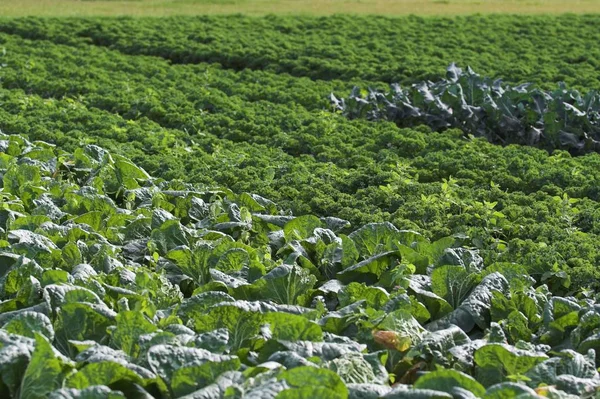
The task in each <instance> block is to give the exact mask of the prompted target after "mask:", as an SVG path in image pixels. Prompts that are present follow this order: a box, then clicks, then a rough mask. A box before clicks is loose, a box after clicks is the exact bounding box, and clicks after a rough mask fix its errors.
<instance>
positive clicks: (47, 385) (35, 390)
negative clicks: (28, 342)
mask: <svg viewBox="0 0 600 399" xmlns="http://www.w3.org/2000/svg"><path fill="white" fill-rule="evenodd" d="M72 369H73V365H71V364H70V363H69V362H68V361H67V360H66V359H62V358H60V357H58V356H57V355H56V354H55V352H54V349H53V348H52V345H50V343H49V342H48V340H47V338H46V337H44V336H43V335H40V334H35V350H34V351H33V355H32V356H31V361H30V362H29V365H28V366H27V370H25V375H24V376H23V381H22V382H21V388H20V391H19V399H37V398H41V397H45V396H47V395H48V394H49V393H50V392H52V391H54V390H55V389H58V388H60V387H61V386H62V384H63V381H64V379H65V377H66V376H67V375H68V374H69V373H70V371H71V370H72Z"/></svg>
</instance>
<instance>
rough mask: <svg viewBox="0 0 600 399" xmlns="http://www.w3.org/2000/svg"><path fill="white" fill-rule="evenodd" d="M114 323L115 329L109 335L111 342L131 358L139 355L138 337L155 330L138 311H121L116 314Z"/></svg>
mask: <svg viewBox="0 0 600 399" xmlns="http://www.w3.org/2000/svg"><path fill="white" fill-rule="evenodd" d="M116 322H117V325H116V328H115V329H114V330H113V331H112V333H111V337H112V341H113V342H114V343H115V345H117V347H119V348H121V349H122V350H123V351H124V352H125V353H127V354H128V355H130V356H132V357H137V356H138V355H139V353H140V346H139V342H138V339H139V337H140V335H143V334H148V333H152V332H154V331H156V330H157V327H156V326H155V325H154V324H152V323H151V322H150V321H148V320H147V319H146V317H145V316H144V315H143V314H142V313H141V312H139V311H122V312H120V313H119V314H117V317H116Z"/></svg>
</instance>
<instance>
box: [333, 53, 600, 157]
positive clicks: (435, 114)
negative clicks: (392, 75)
mask: <svg viewBox="0 0 600 399" xmlns="http://www.w3.org/2000/svg"><path fill="white" fill-rule="evenodd" d="M446 75H447V76H446V78H445V79H441V80H439V81H436V82H419V83H415V84H413V85H412V86H410V87H402V86H400V85H399V84H397V83H394V84H392V85H390V89H389V91H387V92H384V91H378V90H372V89H369V90H368V91H367V90H364V89H362V90H361V88H360V87H355V88H354V89H353V90H352V93H351V94H350V96H348V97H346V98H342V99H338V98H337V97H336V96H335V95H334V94H332V95H331V101H332V103H333V105H334V107H335V108H336V110H338V111H340V112H342V113H343V114H344V115H345V116H347V117H349V118H367V119H369V120H371V121H378V120H386V121H392V122H394V123H396V124H398V125H399V126H404V127H406V126H409V127H410V126H417V125H422V124H425V125H428V126H429V127H431V129H432V130H434V131H440V130H444V129H447V128H459V129H462V130H463V131H464V132H465V134H470V135H473V136H476V137H484V138H486V139H487V140H488V141H490V142H492V143H495V144H502V145H508V144H521V145H532V146H535V147H539V148H543V149H547V150H548V151H553V150H555V149H565V150H568V151H570V152H572V153H574V154H582V153H586V152H590V151H596V152H599V151H600V94H599V93H598V92H597V91H595V90H590V91H588V92H587V93H580V92H579V91H577V90H572V89H568V88H567V87H565V86H564V84H560V85H559V86H558V88H555V89H553V90H547V91H544V90H540V89H535V88H533V89H532V88H531V87H530V84H529V83H523V84H520V85H518V86H510V85H506V84H502V82H501V80H500V79H498V80H493V79H490V78H486V77H482V76H480V75H479V74H477V73H476V72H475V71H473V70H472V69H471V68H467V70H466V71H464V72H463V70H462V69H461V68H459V67H457V66H456V64H451V65H450V66H449V67H448V69H447V72H446Z"/></svg>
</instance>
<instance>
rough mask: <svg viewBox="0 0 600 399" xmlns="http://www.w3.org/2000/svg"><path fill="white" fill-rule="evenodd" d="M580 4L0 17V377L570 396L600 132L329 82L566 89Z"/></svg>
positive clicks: (591, 71)
mask: <svg viewBox="0 0 600 399" xmlns="http://www.w3.org/2000/svg"><path fill="white" fill-rule="evenodd" d="M597 22H598V17H595V16H582V17H575V16H564V17H502V16H493V17H465V18H458V19H456V20H454V19H421V18H415V17H410V18H403V19H386V18H359V17H352V18H350V17H332V18H304V17H302V18H296V17H294V18H284V17H268V18H262V19H250V18H245V17H210V18H208V17H207V18H178V19H164V20H163V19H32V18H29V19H19V20H2V21H0V32H1V33H0V50H1V51H0V129H1V130H2V131H3V132H4V133H6V134H9V135H10V136H8V137H4V136H3V138H2V139H0V143H1V144H0V153H1V154H0V170H1V171H0V174H2V179H1V180H2V182H3V183H2V184H3V188H2V190H1V191H0V196H1V197H0V227H1V228H2V230H0V234H2V238H0V246H1V247H2V251H3V255H2V256H3V258H2V261H3V262H4V264H6V265H7V266H2V267H3V268H0V278H1V282H0V284H1V285H0V288H1V289H2V290H0V295H2V302H0V306H2V309H0V325H6V326H8V327H2V328H3V330H0V331H6V332H5V333H4V334H5V335H0V337H4V338H0V341H1V342H2V345H3V346H2V347H0V352H1V353H2V356H5V355H6V359H9V360H10V361H9V360H6V365H7V366H6V367H5V368H1V369H0V373H2V378H1V381H2V383H1V384H3V385H0V386H1V389H2V390H3V391H1V392H0V396H2V395H4V396H8V395H13V396H17V397H18V395H21V396H22V397H32V398H33V397H40V396H42V397H43V396H45V395H47V394H48V393H49V392H50V390H58V389H60V388H64V389H62V390H61V391H58V392H55V393H54V394H53V395H54V396H53V397H54V398H72V397H89V396H91V397H94V395H96V397H98V396H99V397H102V395H104V397H107V396H108V397H111V396H110V395H113V397H119V396H118V395H122V394H124V395H125V396H126V397H142V398H147V396H144V395H146V393H145V392H148V393H149V394H150V395H153V396H155V397H160V396H166V397H169V396H170V397H178V396H182V395H187V394H188V393H191V392H192V391H195V390H197V389H200V392H199V393H196V394H194V395H193V396H191V397H190V399H191V398H192V397H193V398H205V397H215V396H216V397H219V395H221V397H241V396H243V397H248V398H251V397H273V396H275V395H281V397H307V396H314V397H320V396H321V397H322V396H327V397H346V396H347V395H350V396H351V397H367V398H368V397H377V396H379V395H387V396H386V397H390V398H393V397H408V396H407V395H416V396H418V397H422V396H419V395H429V394H430V395H433V397H441V398H447V397H450V396H449V395H451V396H453V397H470V396H469V395H475V396H483V395H487V396H488V397H490V398H496V397H516V396H517V394H518V393H524V394H525V395H530V396H531V395H534V394H533V393H532V391H531V390H530V389H538V393H539V394H544V395H546V396H551V397H552V396H553V395H559V396H558V397H565V394H564V393H563V394H560V393H556V392H555V391H556V390H560V391H565V392H568V393H569V394H572V395H583V394H588V393H589V392H588V391H590V390H594V389H595V388H594V387H596V386H597V380H598V376H597V374H596V372H595V360H596V359H595V353H594V352H593V351H591V352H590V351H589V350H590V349H592V350H596V349H597V346H596V343H597V341H598V340H597V337H596V335H597V334H598V332H599V331H600V326H599V325H598V322H597V320H600V316H599V315H598V314H597V313H596V312H597V310H596V309H597V308H596V307H595V305H594V304H595V303H596V296H597V294H596V292H597V291H598V289H599V288H600V284H599V281H600V269H598V267H597V265H598V263H599V262H600V222H599V221H600V218H599V212H600V204H599V203H598V202H599V201H600V188H599V187H600V186H599V185H598V181H600V156H599V155H598V154H596V153H589V154H586V155H583V156H573V155H572V154H570V153H569V152H567V151H562V150H556V151H553V152H548V151H547V150H542V149H538V148H533V147H524V146H517V145H509V146H497V145H494V144H490V143H488V142H487V141H486V140H484V139H477V138H472V137H465V135H464V133H463V131H462V130H460V129H447V130H445V131H443V132H440V133H438V132H432V130H431V128H429V127H424V126H416V127H412V128H400V127H398V126H397V125H396V124H395V123H391V122H377V123H374V122H369V121H366V120H361V119H355V120H349V119H348V118H346V117H344V116H343V115H341V114H339V113H335V112H332V111H333V109H332V107H331V104H330V102H329V93H332V92H334V93H336V94H339V95H340V96H346V95H348V94H349V93H351V90H352V87H353V86H360V87H367V86H370V87H373V88H374V90H383V89H385V87H386V86H387V83H386V82H394V81H398V82H401V83H402V84H410V83H414V82H418V81H421V80H423V79H431V80H439V79H440V77H439V76H438V75H439V72H440V71H442V70H443V68H444V67H445V66H446V65H448V63H449V62H452V61H456V62H457V63H458V64H460V65H471V66H473V67H474V68H476V70H478V71H480V72H481V73H482V74H484V75H487V76H492V77H503V78H506V81H507V82H509V83H511V84H515V85H516V84H520V83H522V82H523V81H531V82H533V83H535V85H536V86H539V87H541V88H543V89H545V90H555V89H556V84H555V81H556V80H564V81H566V82H567V83H568V84H569V86H570V87H575V88H578V89H580V90H582V92H586V93H587V92H589V91H591V90H594V89H597V88H598V87H599V86H600V85H599V84H598V81H597V73H596V71H595V69H596V70H597V69H598V66H599V64H598V62H599V61H598V59H600V57H597V56H596V51H597V50H595V49H597V46H596V43H597V39H598V38H597V37H596V36H597V30H595V29H590V27H592V26H594V24H595V23H597ZM249 26H252V29H248V27H249ZM374 30H377V31H378V32H379V31H380V32H382V34H380V35H373V34H372V31H374ZM440 30H444V32H448V31H449V32H452V33H453V34H440V33H439V32H440ZM240 32H244V34H243V35H242V34H241V33H240ZM358 37H360V38H364V40H362V41H361V43H368V46H371V47H364V48H363V47H362V45H359V44H358V43H359V41H356V40H355V39H356V38H358ZM399 38H403V40H399ZM516 38H519V40H516ZM307 40H310V41H311V43H312V45H306V43H305V41H307ZM556 43H566V44H565V45H564V46H557V45H556ZM484 44H485V45H484ZM364 45H365V46H367V44H364ZM373 46H375V47H373ZM500 47H502V48H504V50H503V51H501V52H500V51H499V50H498V48H500ZM373 48H375V49H377V50H378V51H372V49H373ZM508 49H512V50H513V51H508ZM399 68H402V69H399ZM341 79H343V80H341ZM26 140H30V141H31V142H33V144H31V143H29V142H27V141H26ZM37 140H43V141H44V142H47V143H51V144H52V145H50V144H44V143H41V142H37ZM53 145H55V146H56V147H53ZM95 145H98V146H101V147H104V148H106V149H107V150H108V151H110V152H111V154H112V155H110V156H109V155H108V152H105V151H104V150H101V149H100V148H99V147H96V146H95ZM124 156H125V157H127V158H123V157H124ZM129 159H131V161H129ZM136 165H138V166H136ZM146 172H148V174H149V175H152V176H156V177H157V178H158V179H152V178H150V177H149V175H148V174H147V173H146ZM177 179H179V180H177ZM190 183H192V185H190ZM244 193H246V194H244ZM248 193H252V194H248ZM265 198H269V200H266V199H265ZM271 201H273V202H271ZM275 204H277V205H275ZM307 215H315V216H307ZM295 216H297V217H295ZM344 220H348V221H349V224H348V223H346V222H344ZM361 226H363V227H361ZM407 231H413V232H410V233H408V232H407ZM4 264H3V265H4ZM80 265H83V266H81V267H79V266H80ZM446 284H449V285H446ZM48 287H50V288H48ZM80 287H82V288H80ZM71 292H72V293H71ZM13 319H14V320H15V321H14V322H13V321H12V320H13ZM234 322H235V323H236V324H233V323H234ZM237 322H240V323H241V324H237ZM11 323H12V324H11ZM450 324H453V325H454V327H452V326H450ZM23 325H25V327H22V326H23ZM27 331H29V332H27ZM36 333H39V334H38V335H36ZM19 335H24V337H23V338H22V337H19ZM44 337H45V338H44ZM3 348H5V349H3ZM451 348H452V349H451ZM13 355H14V356H16V357H11V356H13ZM2 359H5V358H4V357H2ZM40 359H49V360H48V362H49V363H44V362H42V363H40ZM173 359H177V361H174V360H173ZM103 362H104V363H103ZM3 364H4V363H3ZM96 364H97V365H96ZM116 364H118V365H120V366H117V365H116ZM0 367H2V366H0ZM306 367H312V368H306ZM284 368H285V369H287V370H284ZM438 368H439V370H438ZM125 369H130V370H131V372H126V371H124V370H125ZM492 369H494V370H502V372H500V373H492V372H491V370H492ZM11 370H14V373H12V374H11ZM27 370H29V371H27ZM86 370H87V371H86ZM294 370H296V371H294ZM332 371H335V372H336V373H337V376H336V375H335V374H333V373H332ZM426 372H431V373H429V374H426ZM23 375H24V376H29V377H26V379H23V380H20V379H19V378H20V377H22V376H23ZM418 377H419V378H418ZM37 378H41V379H47V381H49V382H48V383H44V384H41V383H35V384H33V385H32V383H31V381H34V380H35V381H38V380H36V379H37ZM473 378H474V379H475V380H473ZM39 381H41V380H39ZM305 381H311V383H310V385H311V386H310V387H307V386H305V385H306V383H305ZM314 381H322V383H320V384H318V385H319V387H321V388H322V389H323V391H318V392H315V391H314V389H315V388H314V385H316V384H315V383H314ZM392 383H400V384H401V385H398V386H396V387H394V388H391V384H392ZM497 383H502V385H500V386H498V385H496V384H497ZM541 383H549V384H550V385H553V386H554V387H553V388H539V385H540V384H541ZM97 385H104V386H106V387H108V388H106V387H104V388H99V387H96V388H87V387H88V386H97ZM229 385H231V386H233V387H234V388H233V389H232V390H226V389H225V387H226V386H229ZM411 385H413V388H417V389H421V390H426V389H434V390H435V389H437V390H440V389H441V391H444V392H445V393H443V392H442V393H440V392H437V393H432V392H430V391H429V392H425V391H411V392H414V393H412V394H410V393H407V392H404V391H403V390H404V389H408V388H409V386H411ZM492 385H496V386H495V387H492ZM34 386H35V387H48V388H47V391H44V392H39V393H37V392H33V393H27V394H23V387H29V388H27V389H33V388H32V387H34ZM444 387H445V388H444ZM448 387H450V388H448ZM413 388H411V389H413ZM73 389H79V390H81V392H79V391H74V390H73ZM202 389H205V390H204V391H203V390H202ZM269 389H272V391H271V392H270V393H268V390H269ZM110 390H113V391H114V392H112V393H111V392H110ZM286 390H295V391H294V392H291V391H288V392H287V393H282V392H280V391H286ZM117 391H119V392H121V393H117ZM27 392H31V391H27ZM467 392H471V393H467ZM510 392H513V393H512V394H511V393H510ZM28 395H29V396H28ZM86 395H88V396H86ZM269 395H271V396H269ZM336 395H337V396H336ZM360 395H363V396H360ZM510 395H512V396H510ZM561 395H562V396H561ZM426 397H431V396H426Z"/></svg>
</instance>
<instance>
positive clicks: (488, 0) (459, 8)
mask: <svg viewBox="0 0 600 399" xmlns="http://www.w3.org/2000/svg"><path fill="white" fill-rule="evenodd" d="M599 12H600V0H571V1H561V0H525V1H523V0H301V1H298V0H221V1H220V0H130V1H122V0H4V1H2V2H0V16H2V17H23V16H52V17H58V16H125V15H128V16H155V17H160V16H174V15H186V16H191V15H215V14H217V15H218V14H245V15H252V16H263V15H267V14H278V15H316V16H322V15H332V14H358V15H368V14H373V15H386V16H402V15H410V14H415V15H424V16H425V15H428V16H450V15H468V14H477V13H480V14H490V13H508V14H563V13H575V14H589V13H599Z"/></svg>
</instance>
